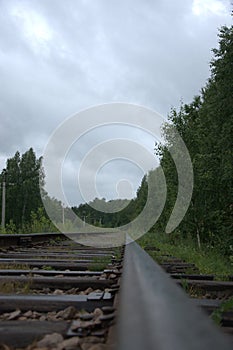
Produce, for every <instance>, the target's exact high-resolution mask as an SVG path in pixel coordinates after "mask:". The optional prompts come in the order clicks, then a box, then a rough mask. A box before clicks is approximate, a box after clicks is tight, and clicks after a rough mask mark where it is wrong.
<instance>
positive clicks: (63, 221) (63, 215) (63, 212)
mask: <svg viewBox="0 0 233 350" xmlns="http://www.w3.org/2000/svg"><path fill="white" fill-rule="evenodd" d="M62 224H63V226H64V225H65V208H64V207H63V205H62Z"/></svg>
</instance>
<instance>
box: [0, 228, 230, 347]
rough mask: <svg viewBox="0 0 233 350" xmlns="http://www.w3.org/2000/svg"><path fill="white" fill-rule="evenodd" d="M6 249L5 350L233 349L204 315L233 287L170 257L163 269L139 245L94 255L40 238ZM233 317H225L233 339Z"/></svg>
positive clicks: (1, 253)
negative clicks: (189, 293) (201, 273)
mask: <svg viewBox="0 0 233 350" xmlns="http://www.w3.org/2000/svg"><path fill="white" fill-rule="evenodd" d="M0 247H1V249H0V344H1V347H2V349H4V350H8V349H27V350H33V349H41V350H42V349H43V350H46V349H54V350H55V349H59V350H72V349H79V350H112V349H114V350H115V349H117V350H118V349H119V350H128V349H135V350H137V349H158V350H168V349H169V350H170V349H171V350H173V349H175V350H176V349H179V350H183V349H184V350H192V349H200V350H202V349H203V350H204V349H205V350H206V349H211V350H214V349H225V350H228V349H231V348H232V340H233V337H231V336H230V335H228V334H224V332H223V331H222V330H220V329H219V327H217V326H215V325H214V324H213V323H212V322H211V321H210V320H209V319H208V317H207V316H206V315H205V314H204V313H206V314H208V315H209V314H211V313H212V312H213V311H215V310H218V308H219V307H220V305H221V302H222V300H226V298H229V297H230V296H232V295H233V282H231V281H227V282H226V281H225V282H220V281H214V276H203V275H200V274H199V273H198V271H197V269H196V268H195V266H193V265H190V264H187V263H186V262H183V261H180V260H179V259H176V258H174V257H169V256H166V257H163V261H162V262H161V267H162V269H161V267H160V266H158V264H157V263H156V262H155V261H154V260H153V259H152V258H151V257H150V256H149V255H148V254H147V253H146V252H145V251H143V250H142V249H141V248H140V247H139V246H138V245H137V244H136V243H130V244H127V245H126V246H125V247H124V248H91V247H85V246H82V245H80V244H78V243H75V242H74V241H72V240H69V239H67V237H65V236H63V235H61V234H39V235H23V236H20V235H11V236H7V235H5V236H4V237H0ZM153 249H156V248H153V247H150V248H148V251H150V252H151V250H153ZM163 270H165V271H166V272H167V273H165V272H164V271H163ZM169 274H170V276H171V277H172V278H170V277H169ZM180 287H182V288H183V289H185V290H186V292H187V291H190V290H192V291H193V293H194V294H193V295H192V298H188V297H187V296H186V295H185V293H184V292H183V291H182V289H181V288H180ZM197 292H198V293H197ZM195 293H196V294H195ZM201 309H203V310H204V313H203V311H202V310H201ZM232 314H233V312H232V311H228V312H222V314H221V315H220V317H221V322H222V324H223V326H225V331H226V332H227V333H230V334H233V323H232V320H233V315H232ZM1 347H0V349H1Z"/></svg>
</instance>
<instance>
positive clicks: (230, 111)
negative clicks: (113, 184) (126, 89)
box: [154, 27, 233, 256]
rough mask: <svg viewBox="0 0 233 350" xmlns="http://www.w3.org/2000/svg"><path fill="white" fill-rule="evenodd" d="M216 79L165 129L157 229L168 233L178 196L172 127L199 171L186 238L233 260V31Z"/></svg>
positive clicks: (216, 65)
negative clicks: (163, 183) (162, 201)
mask: <svg viewBox="0 0 233 350" xmlns="http://www.w3.org/2000/svg"><path fill="white" fill-rule="evenodd" d="M219 37H220V41H219V48H218V49H214V50H213V52H214V58H213V60H212V62H211V77H210V79H209V81H208V83H207V85H206V86H205V88H204V89H202V93H201V95H200V96H195V97H194V99H193V101H192V102H191V103H190V104H185V105H184V104H181V107H180V109H179V111H176V110H175V109H173V110H172V111H171V113H170V115H169V123H166V124H165V125H164V129H163V132H164V138H165V141H166V143H165V145H157V146H156V153H157V155H159V157H160V159H161V166H162V168H163V170H164V173H165V176H166V183H167V190H168V195H167V202H166V206H165V208H164V211H163V215H162V216H161V219H160V221H159V222H158V223H157V225H156V226H155V227H154V229H160V230H164V227H165V225H166V223H167V221H168V218H169V216H170V213H171V210H172V208H173V206H174V203H175V200H176V193H177V174H176V169H175V165H174V163H173V161H172V159H171V156H170V154H169V151H168V150H169V147H172V145H173V139H172V128H173V127H174V126H175V128H176V129H177V130H178V131H179V133H180V135H181V137H182V138H183V140H184V142H185V144H186V147H187V148H188V150H189V153H190V157H191V160H192V164H193V170H194V191H193V196H192V200H191V205H190V207H189V210H188V212H187V214H186V216H185V218H184V219H183V221H182V223H181V224H180V226H179V231H180V232H182V236H183V237H184V238H187V236H188V234H191V236H192V238H193V239H199V238H200V241H201V243H202V244H203V243H204V244H208V245H209V249H212V248H213V247H215V248H217V249H218V250H219V251H220V252H221V253H222V254H223V255H227V256H229V255H232V246H233V237H232V229H233V220H232V218H233V204H232V199H233V162H232V159H233V138H232V134H233V94H232V91H233V65H232V62H233V27H230V28H227V27H223V28H221V30H220V33H219Z"/></svg>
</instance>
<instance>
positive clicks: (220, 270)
mask: <svg viewBox="0 0 233 350" xmlns="http://www.w3.org/2000/svg"><path fill="white" fill-rule="evenodd" d="M138 243H139V244H140V245H141V246H142V247H143V248H145V247H146V246H155V247H157V248H159V249H160V251H159V252H156V251H148V253H149V254H150V255H151V256H152V257H153V258H154V259H155V260H158V257H159V256H161V255H162V254H169V255H172V256H176V257H177V258H180V259H182V260H184V261H187V262H190V263H193V264H195V266H196V267H197V268H198V269H199V271H200V273H202V274H214V275H215V276H216V279H217V280H227V279H228V276H229V275H232V274H233V263H231V262H230V260H229V258H227V257H223V256H222V254H221V252H219V251H218V249H217V248H213V247H210V246H209V244H208V243H205V244H204V243H203V245H202V249H201V250H200V249H199V248H198V245H197V242H196V241H194V239H193V238H192V237H191V235H189V236H188V237H187V238H183V237H182V235H181V233H180V232H178V231H176V232H174V233H172V234H171V235H167V234H164V233H155V232H150V233H147V234H146V235H144V236H143V237H142V238H140V239H139V241H138Z"/></svg>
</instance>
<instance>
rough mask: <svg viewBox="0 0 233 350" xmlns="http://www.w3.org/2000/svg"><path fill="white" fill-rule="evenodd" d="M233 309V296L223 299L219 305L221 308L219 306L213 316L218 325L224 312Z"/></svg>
mask: <svg viewBox="0 0 233 350" xmlns="http://www.w3.org/2000/svg"><path fill="white" fill-rule="evenodd" d="M232 310H233V297H231V298H230V299H228V300H225V301H223V302H222V303H221V305H220V306H219V308H217V309H216V310H214V311H213V312H212V314H211V318H212V320H213V321H214V322H215V323H216V324H217V325H221V324H222V316H223V313H224V312H227V311H232Z"/></svg>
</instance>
